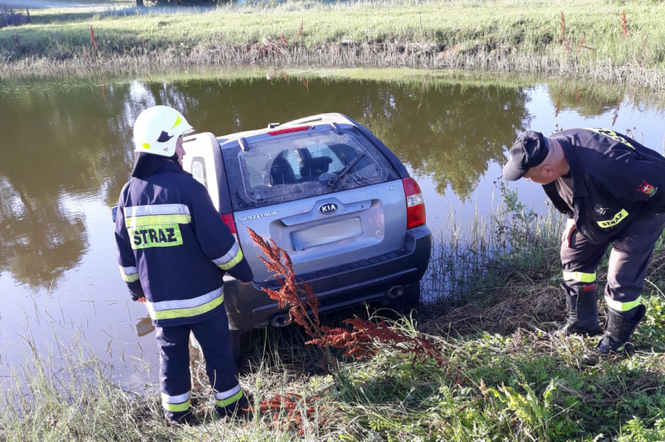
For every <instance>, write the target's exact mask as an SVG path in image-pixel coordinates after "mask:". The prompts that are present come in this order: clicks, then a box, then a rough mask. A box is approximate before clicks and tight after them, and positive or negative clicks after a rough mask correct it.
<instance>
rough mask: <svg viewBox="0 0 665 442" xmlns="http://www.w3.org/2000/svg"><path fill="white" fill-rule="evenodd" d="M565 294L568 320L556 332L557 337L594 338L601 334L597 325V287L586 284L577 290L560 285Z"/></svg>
mask: <svg viewBox="0 0 665 442" xmlns="http://www.w3.org/2000/svg"><path fill="white" fill-rule="evenodd" d="M561 287H562V288H563V291H564V292H565V293H566V305H567V306H568V319H567V320H566V325H564V326H563V327H562V328H560V329H559V330H557V331H556V332H555V333H554V334H555V335H557V336H570V335H573V334H574V335H582V336H596V335H599V334H601V333H602V330H601V329H600V325H599V324H598V286H597V285H596V284H587V285H584V286H580V287H578V288H577V290H574V289H572V288H570V287H568V286H567V285H565V284H561Z"/></svg>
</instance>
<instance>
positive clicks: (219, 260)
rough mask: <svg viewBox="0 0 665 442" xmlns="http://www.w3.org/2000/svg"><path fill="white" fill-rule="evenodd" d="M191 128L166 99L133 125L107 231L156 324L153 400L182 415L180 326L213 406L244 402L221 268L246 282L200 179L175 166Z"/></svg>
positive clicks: (185, 356) (184, 361)
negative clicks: (127, 167) (130, 161)
mask: <svg viewBox="0 0 665 442" xmlns="http://www.w3.org/2000/svg"><path fill="white" fill-rule="evenodd" d="M191 129H192V127H191V126H190V125H189V123H187V120H185V118H184V117H183V116H182V114H180V112H178V111H176V110H174V109H172V108H170V107H167V106H153V107H151V108H148V109H146V110H145V111H143V112H142V113H141V114H140V115H139V117H138V118H137V120H136V123H135V124H134V144H135V148H136V149H135V150H136V151H137V152H139V153H138V158H137V161H136V165H135V166H134V170H133V172H132V179H131V180H130V181H129V182H128V183H127V184H126V185H125V187H124V188H123V189H122V192H121V194H120V199H119V201H118V212H117V217H116V229H115V238H116V244H117V247H118V264H119V265H120V274H121V276H122V279H123V280H125V281H126V282H127V285H128V287H129V290H130V293H131V296H132V299H134V300H135V301H139V302H143V303H145V305H146V307H147V309H148V313H149V314H150V317H151V318H152V322H153V324H154V325H155V328H156V335H157V344H158V346H159V356H160V386H161V391H162V406H163V408H164V414H165V415H166V417H167V419H169V420H171V421H175V422H183V421H187V420H189V417H190V413H189V407H190V398H191V379H190V372H189V335H190V332H191V333H193V334H194V336H195V337H196V339H197V341H198V342H199V344H200V346H201V350H202V351H203V355H204V356H205V359H206V371H207V374H208V377H209V378H210V383H211V385H212V388H213V395H214V397H215V401H216V410H217V412H218V413H219V414H220V415H221V416H226V415H231V414H233V413H235V412H236V411H237V409H238V407H239V406H240V405H241V404H243V403H244V398H243V392H242V390H241V388H240V385H239V383H238V379H237V373H236V366H235V362H234V359H233V352H232V350H231V338H230V334H229V328H228V320H227V317H226V311H225V310H224V290H223V280H222V278H223V276H224V273H225V272H228V273H230V274H231V275H232V276H234V277H236V278H238V279H240V280H242V281H251V280H252V278H253V275H252V271H251V269H250V267H249V265H248V264H247V261H246V260H245V258H244V257H243V254H242V251H241V250H240V248H239V246H238V243H236V241H235V239H234V237H233V235H232V234H231V232H230V231H229V229H228V227H227V226H226V225H225V224H224V222H223V221H222V219H221V217H220V215H219V213H218V212H217V210H216V209H215V207H214V206H213V204H212V201H211V200H210V197H209V195H208V192H207V190H206V188H205V187H204V186H203V185H201V184H200V183H199V182H198V181H196V180H195V179H194V178H193V177H192V176H191V175H190V174H188V173H187V172H185V171H184V170H183V169H182V166H181V164H182V158H183V156H184V155H185V150H184V149H183V147H182V136H183V134H184V133H186V132H188V131H190V130H191Z"/></svg>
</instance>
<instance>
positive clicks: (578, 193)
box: [543, 129, 665, 244]
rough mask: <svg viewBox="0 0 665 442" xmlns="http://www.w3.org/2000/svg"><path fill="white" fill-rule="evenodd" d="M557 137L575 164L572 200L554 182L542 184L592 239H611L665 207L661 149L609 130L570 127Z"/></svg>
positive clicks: (571, 169) (664, 209)
mask: <svg viewBox="0 0 665 442" xmlns="http://www.w3.org/2000/svg"><path fill="white" fill-rule="evenodd" d="M552 138H554V139H556V140H557V141H558V142H559V144H560V145H561V147H562V148H563V153H564V155H565V157H566V160H567V161H568V165H569V166H570V173H571V177H572V185H573V195H572V204H571V205H569V204H567V203H566V201H565V200H564V199H563V198H562V197H561V196H560V195H559V193H558V191H557V184H556V183H555V182H553V183H550V184H546V185H544V186H543V188H544V189H545V192H546V193H547V195H548V196H549V197H550V199H551V200H552V202H553V204H554V206H555V207H556V208H557V209H559V210H560V211H561V212H563V213H566V214H567V215H568V216H570V217H572V218H574V219H575V223H576V225H577V229H578V230H579V232H580V233H581V234H582V235H583V236H584V237H585V238H586V239H587V240H588V241H590V242H592V243H596V244H601V243H603V242H607V241H610V240H612V239H613V238H615V237H616V235H617V234H618V233H619V232H621V231H622V230H623V229H624V228H625V227H626V226H627V225H628V224H630V223H631V222H632V221H633V220H634V219H635V218H636V217H638V216H639V215H640V214H641V213H644V212H652V213H661V212H663V211H665V158H663V156H662V155H660V154H658V153H657V152H656V151H654V150H652V149H649V148H647V147H645V146H643V145H641V144H640V143H638V142H636V141H635V140H633V139H631V138H628V137H626V136H625V135H622V134H620V133H617V132H614V131H611V130H607V129H570V130H566V131H563V132H559V133H557V134H555V135H554V136H553V137H552ZM559 184H561V183H559Z"/></svg>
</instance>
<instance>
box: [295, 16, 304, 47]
mask: <svg viewBox="0 0 665 442" xmlns="http://www.w3.org/2000/svg"><path fill="white" fill-rule="evenodd" d="M303 23H304V21H303V20H300V27H299V28H298V33H297V34H296V38H295V39H294V42H295V41H296V40H298V38H300V36H301V35H302V25H303Z"/></svg>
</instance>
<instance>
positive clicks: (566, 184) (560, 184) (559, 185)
mask: <svg viewBox="0 0 665 442" xmlns="http://www.w3.org/2000/svg"><path fill="white" fill-rule="evenodd" d="M554 184H555V185H556V192H557V193H558V194H559V196H560V197H561V199H562V200H563V201H564V202H565V203H566V205H568V210H570V211H571V212H572V211H573V188H574V183H573V176H572V174H570V173H569V174H568V175H566V176H562V177H559V178H557V179H556V180H554Z"/></svg>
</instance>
